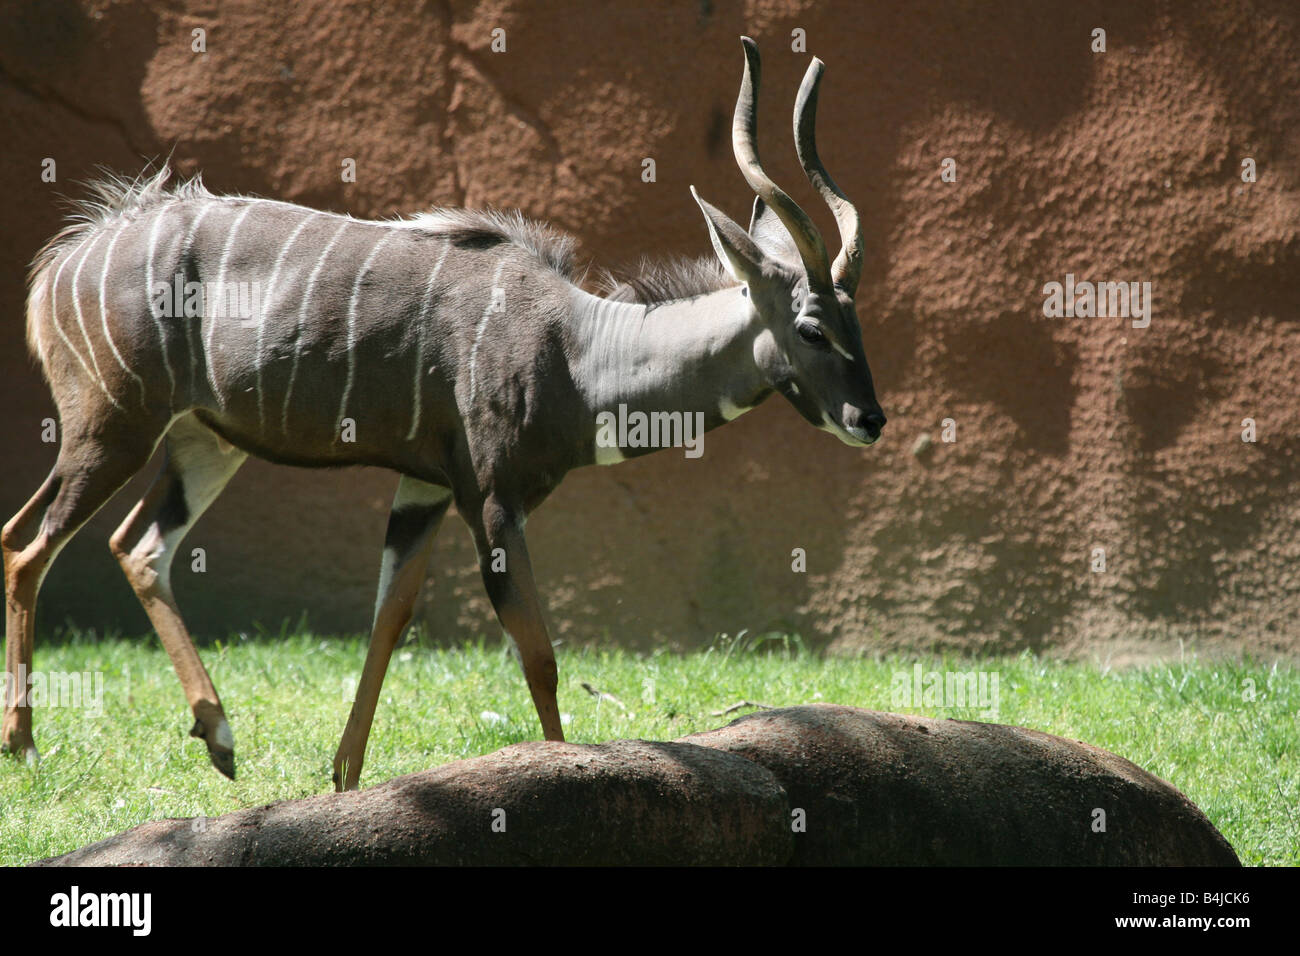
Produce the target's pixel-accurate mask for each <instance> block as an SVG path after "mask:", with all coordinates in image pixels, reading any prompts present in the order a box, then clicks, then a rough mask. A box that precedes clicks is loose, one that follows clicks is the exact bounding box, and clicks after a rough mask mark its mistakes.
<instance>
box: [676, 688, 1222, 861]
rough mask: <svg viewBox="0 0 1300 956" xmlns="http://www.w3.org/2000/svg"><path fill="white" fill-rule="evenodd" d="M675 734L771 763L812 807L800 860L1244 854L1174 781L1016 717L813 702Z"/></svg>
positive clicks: (1217, 857)
mask: <svg viewBox="0 0 1300 956" xmlns="http://www.w3.org/2000/svg"><path fill="white" fill-rule="evenodd" d="M682 742H683V743H693V744H698V745H700V746H705V747H717V748H718V749H720V750H725V751H727V752H728V753H733V754H739V755H740V756H742V757H747V758H748V759H750V760H752V761H754V762H755V763H757V764H760V765H761V766H763V767H766V768H767V769H768V770H770V771H772V773H773V774H775V775H776V778H777V779H778V780H780V781H781V784H782V786H784V787H785V790H786V793H787V795H788V798H789V800H790V805H791V807H792V808H802V809H803V810H804V811H805V813H806V832H804V833H802V834H799V835H797V836H796V839H795V853H794V858H793V860H792V862H794V863H796V864H803V865H835V864H852V865H905V866H919V865H942V866H964V865H972V866H974V865H988V864H995V865H1020V866H1056V865H1065V866H1095V865H1107V866H1237V865H1239V863H1238V860H1237V856H1236V854H1235V853H1234V852H1233V850H1232V847H1231V846H1230V845H1229V844H1228V841H1227V840H1225V839H1224V838H1223V837H1222V836H1221V835H1220V834H1219V831H1218V830H1216V829H1215V828H1214V826H1213V824H1211V823H1210V821H1209V820H1207V819H1206V817H1205V814H1203V813H1201V811H1200V810H1199V809H1197V808H1196V806H1194V805H1193V804H1192V802H1191V801H1190V800H1188V799H1187V798H1186V797H1185V796H1183V795H1182V794H1181V793H1180V792H1179V791H1178V790H1177V789H1175V788H1174V787H1173V786H1171V785H1170V784H1168V783H1166V782H1165V781H1163V780H1161V779H1160V778H1159V777H1154V776H1152V775H1151V774H1149V773H1147V772H1146V771H1145V770H1143V769H1142V768H1141V767H1138V766H1137V765H1135V764H1133V763H1130V762H1129V761H1127V760H1125V759H1124V758H1123V757H1117V756H1115V754H1113V753H1109V752H1108V751H1105V750H1101V749H1099V748H1097V747H1093V746H1090V745H1089V744H1085V743H1083V742H1081V741H1074V740H1066V739H1064V738H1062V737H1054V736H1052V735H1051V734H1044V733H1039V732H1038V731H1036V730H1026V729H1024V728H1023V727H1008V726H1005V725H1002V724H984V723H975V722H972V721H967V720H932V719H930V718H927V717H909V716H902V715H900V714H886V713H880V712H878V711H871V710H860V709H858V708H855V707H837V706H831V705H816V706H811V707H790V708H785V709H782V710H773V711H768V712H766V713H760V714H751V715H750V716H747V717H742V718H740V719H739V720H737V721H734V722H733V723H731V724H729V725H728V726H726V727H723V728H722V729H721V730H713V731H709V732H707V733H702V734H693V735H691V736H689V737H684V738H682ZM1103 823H1104V829H1101V827H1102V825H1103Z"/></svg>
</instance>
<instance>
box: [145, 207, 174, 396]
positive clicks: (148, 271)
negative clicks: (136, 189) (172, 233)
mask: <svg viewBox="0 0 1300 956" xmlns="http://www.w3.org/2000/svg"><path fill="white" fill-rule="evenodd" d="M168 208H169V207H168V206H163V207H162V209H160V210H158V213H157V215H155V216H154V217H153V228H151V229H150V230H149V252H148V254H147V255H146V257H145V262H144V302H145V308H147V309H148V310H149V317H150V318H151V319H153V324H154V325H155V326H157V328H158V351H159V353H160V354H161V355H162V360H163V368H165V369H167V381H168V382H170V383H171V397H170V398H169V399H168V407H169V408H175V406H176V373H175V372H173V371H172V363H171V361H170V360H169V359H168V358H167V333H166V331H165V330H164V329H163V324H162V316H160V315H158V314H157V313H156V312H154V310H153V256H154V251H155V250H156V249H157V247H158V226H159V224H160V223H161V222H162V220H163V216H164V215H166V213H167V210H168Z"/></svg>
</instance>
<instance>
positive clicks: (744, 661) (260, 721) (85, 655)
mask: <svg viewBox="0 0 1300 956" xmlns="http://www.w3.org/2000/svg"><path fill="white" fill-rule="evenodd" d="M364 653H365V644H364V642H363V641H362V640H359V639H352V640H337V639H324V638H319V637H315V636H312V635H310V634H299V635H296V636H293V637H286V638H283V639H280V638H274V637H259V638H236V639H234V640H233V642H230V643H220V644H217V645H215V646H213V647H209V648H206V649H204V650H203V656H204V660H205V661H206V663H207V665H208V667H209V669H210V671H211V673H212V676H213V680H214V681H215V682H216V684H217V687H218V689H219V690H220V692H221V695H222V699H223V701H224V703H225V707H226V712H227V714H228V715H229V716H230V719H231V724H232V726H233V728H234V732H235V740H236V753H237V759H238V780H237V781H234V782H231V781H228V780H226V779H225V778H224V777H221V776H219V775H218V774H217V772H216V771H215V770H213V769H212V768H211V766H210V765H209V763H208V759H207V752H206V750H205V748H204V746H203V744H202V743H201V742H200V741H197V740H194V739H192V738H190V737H189V736H188V735H187V732H188V730H189V727H190V723H191V717H190V715H189V712H188V709H187V708H186V706H185V701H184V697H183V695H182V694H181V690H180V685H179V683H178V682H177V680H176V678H175V676H174V674H173V672H172V669H171V666H170V664H169V662H168V660H167V657H166V655H164V654H163V652H162V650H161V649H160V648H159V647H158V644H157V641H156V640H152V639H141V640H124V639H118V638H106V639H95V638H93V637H92V636H87V635H80V636H76V637H73V638H71V639H66V638H65V639H63V640H61V641H59V642H45V643H41V642H39V641H38V643H37V660H36V667H37V668H38V670H40V671H44V672H91V673H99V674H102V675H103V694H102V713H101V714H98V715H95V714H94V713H93V711H94V710H95V708H94V707H91V708H89V709H88V708H87V707H86V706H85V701H83V706H82V707H81V708H80V709H77V708H73V707H53V708H44V709H40V710H38V711H37V713H36V740H37V746H38V747H40V749H41V753H42V756H43V760H42V762H41V763H40V765H39V768H36V769H29V768H27V767H25V766H23V765H21V764H20V763H18V762H16V761H13V760H11V759H5V760H3V761H0V863H5V864H15V863H24V862H27V861H30V860H33V859H36V858H39V857H43V856H49V855H52V854H57V853H63V852H66V851H68V850H71V849H74V848H75V847H78V846H81V845H82V844H85V843H90V842H93V841H95V840H99V839H102V838H104V837H106V836H109V835H111V834H113V833H116V832H118V831H120V830H125V829H127V828H129V827H131V826H134V825H136V824H138V823H142V822H144V821H146V820H150V819H154V818H158V817H189V816H195V815H198V814H203V815H206V816H216V815H218V814H222V813H226V812H228V811H230V810H235V809H238V808H240V807H248V806H253V805H257V804H261V803H266V802H269V801H272V800H281V799H285V798H290V797H301V796H305V795H309V794H316V793H322V792H326V791H328V790H329V789H330V788H331V783H330V774H331V770H332V761H333V756H334V749H335V747H336V746H337V744H338V736H339V734H340V733H341V732H342V729H343V725H344V722H345V721H346V719H347V714H348V708H349V705H350V703H351V697H352V682H353V681H354V680H355V679H356V677H357V675H358V674H359V673H360V668H361V661H362V658H363V656H364ZM558 655H559V664H560V706H561V710H562V711H563V712H564V713H565V714H566V715H569V716H568V717H567V724H566V734H567V736H568V738H569V739H570V740H572V741H575V742H579V743H595V742H599V741H604V740H610V739H616V738H621V737H642V738H648V739H671V738H674V737H679V736H682V735H683V734H688V733H692V732H694V731H698V730H706V729H709V728H713V727H718V726H721V725H723V724H725V723H727V721H728V720H730V719H732V717H735V716H739V714H740V713H744V712H746V711H738V712H736V713H734V714H732V715H730V716H728V717H720V716H714V714H713V712H715V711H721V710H723V709H724V708H727V707H730V706H731V705H733V704H735V703H738V702H740V701H746V700H748V701H760V702H763V703H766V704H772V705H776V706H783V705H793V704H803V703H811V702H814V701H825V702H829V703H840V704H851V705H855V706H860V707H869V708H874V709H879V710H897V711H900V712H911V713H923V714H927V715H930V716H936V717H948V716H951V717H963V718H968V719H983V718H982V717H981V715H980V714H979V713H978V712H977V711H976V710H975V709H972V708H965V709H957V708H944V707H907V706H899V704H898V703H897V702H892V701H891V682H892V681H893V680H894V677H895V675H896V674H898V673H900V672H901V673H904V674H906V675H908V676H907V678H906V680H907V681H908V682H909V683H910V681H911V674H912V669H913V666H914V665H915V664H916V663H918V661H919V662H920V663H921V664H922V666H923V667H924V668H925V669H926V670H927V671H936V670H945V669H947V670H953V671H970V670H979V671H982V672H984V673H985V674H988V675H993V674H996V675H997V679H998V690H999V694H998V704H999V707H998V712H997V715H996V721H997V722H999V723H1007V724H1018V725H1021V726H1025V727H1032V728H1035V729H1037V730H1043V731H1047V732H1049V733H1054V734H1059V735H1061V736H1063V737H1069V738H1074V739H1080V740H1085V741H1088V742H1089V743H1093V744H1096V745H1098V746H1100V747H1104V748H1106V749H1108V750H1112V751H1114V752H1115V753H1118V754H1120V755H1122V756H1124V757H1127V758H1128V759H1130V760H1132V761H1133V762H1135V763H1137V764H1138V765H1140V766H1142V767H1144V768H1146V769H1147V770H1149V771H1151V772H1152V773H1154V774H1156V775H1158V776H1160V777H1163V778H1164V779H1166V780H1168V781H1170V782H1171V783H1173V784H1174V785H1175V786H1177V787H1178V788H1179V789H1181V790H1182V791H1183V792H1184V793H1185V794H1187V796H1188V797H1190V798H1191V800H1192V801H1193V802H1194V803H1196V804H1197V805H1198V806H1200V807H1201V809H1202V810H1203V811H1205V813H1206V814H1207V815H1208V816H1209V818H1210V819H1211V820H1212V821H1213V822H1214V823H1215V825H1216V826H1218V828H1219V829H1220V830H1221V831H1222V832H1223V834H1224V836H1226V837H1227V838H1228V840H1229V841H1230V842H1231V843H1232V845H1233V846H1234V847H1235V848H1236V850H1237V852H1238V854H1239V855H1240V856H1241V859H1242V861H1243V862H1244V863H1247V864H1256V865H1258V864H1268V865H1280V864H1286V865H1296V864H1300V753H1298V749H1300V748H1298V747H1297V741H1298V740H1300V670H1298V669H1297V668H1296V667H1294V666H1290V665H1273V666H1266V665H1262V664H1256V663H1244V664H1237V663H1223V662H1214V663H1210V662H1201V661H1197V660H1195V659H1188V660H1187V661H1185V662H1182V663H1176V664H1172V665H1161V666H1157V667H1146V668H1138V669H1130V670H1124V671H1118V670H1107V669H1104V668H1099V667H1097V666H1095V665H1088V664H1064V663H1059V662H1053V661H1047V660H1043V659H1040V658H1037V657H1035V656H1033V655H1030V654H1023V655H1021V656H1019V657H1011V658H1001V659H987V660H979V661H972V660H966V659H962V658H948V659H938V658H883V659H875V660H870V659H861V660H859V659H846V658H826V657H823V656H821V655H818V654H814V653H811V652H808V651H806V650H804V649H803V647H802V644H801V643H800V642H799V640H798V639H797V638H786V637H768V638H766V639H753V638H748V637H747V638H742V639H741V640H738V641H737V640H730V639H727V638H725V637H723V638H720V639H719V640H718V641H716V642H715V644H714V646H713V647H712V648H710V649H709V650H708V651H704V652H700V653H693V654H688V655H679V654H671V653H667V652H663V653H654V654H651V655H648V656H636V655H633V654H630V653H625V652H622V651H618V650H584V649H575V648H570V647H561V648H560V649H559V652H558ZM584 682H585V683H588V684H590V685H592V686H593V687H595V688H598V689H599V690H601V691H604V692H606V693H608V694H612V695H614V697H616V698H617V700H618V701H619V703H613V702H611V701H609V700H606V699H599V698H597V697H595V696H592V695H591V694H590V693H588V692H587V691H585V690H584V689H583V687H582V684H583V683H584ZM91 686H92V687H93V684H92V685H91ZM620 704H621V705H622V706H620ZM624 708H626V709H624ZM989 719H992V718H989ZM539 736H540V729H539V727H538V724H537V719H536V716H535V715H534V713H533V708H532V703H531V701H530V699H529V697H528V692H527V689H526V688H525V686H524V682H523V678H522V676H521V675H520V673H519V670H518V667H517V666H516V665H515V663H514V661H513V659H512V658H510V657H509V656H508V655H507V654H506V653H505V652H504V651H503V650H501V649H500V648H499V647H498V646H497V645H496V644H495V642H493V643H492V644H491V645H486V644H484V643H482V642H480V643H479V644H476V645H475V644H469V645H464V646H461V647H458V648H452V649H442V648H431V647H427V646H421V644H420V643H419V642H418V641H416V640H415V639H413V638H408V639H407V641H406V643H405V644H404V645H403V646H402V647H400V648H399V649H398V652H397V654H396V655H395V656H394V660H393V666H392V668H391V669H390V670H389V673H388V680H387V682H386V683H385V686H384V693H383V696H382V699H381V702H380V707H379V713H378V715H377V717H376V720H375V726H374V730H373V732H372V734H371V737H370V747H369V750H368V752H367V756H366V766H365V771H364V773H363V776H362V785H363V786H366V785H370V784H374V783H378V782H381V781H383V780H387V779H389V778H390V777H394V776H396V775H398V774H404V773H410V772H412V771H416V770H424V769H427V768H429V767H434V766H437V765H438V764H442V763H445V762H447V761H450V760H459V759H462V758H466V757H473V756H477V755H479V754H485V753H489V752H491V751H493V750H496V749H498V748H500V747H503V746H505V745H507V744H511V743H516V742H519V741H522V740H534V739H537V738H538V737H539Z"/></svg>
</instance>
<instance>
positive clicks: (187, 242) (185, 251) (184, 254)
mask: <svg viewBox="0 0 1300 956" xmlns="http://www.w3.org/2000/svg"><path fill="white" fill-rule="evenodd" d="M219 202H220V200H214V201H212V202H209V203H208V204H207V205H206V206H204V207H203V211H202V212H200V213H199V214H198V215H197V216H195V217H194V222H193V223H191V224H190V231H189V232H187V233H186V234H185V239H184V240H183V241H182V242H181V256H180V259H178V260H177V265H178V266H179V265H180V264H182V263H184V262H185V260H186V259H188V258H189V256H190V248H191V247H192V246H193V245H194V237H195V235H197V234H198V231H199V223H201V222H202V221H203V217H204V216H206V215H207V214H208V213H209V212H211V211H212V209H213V208H214V207H215V206H217V205H218V204H219ZM172 318H173V319H180V323H181V331H182V332H183V333H184V335H185V349H186V351H188V352H189V353H190V404H193V403H194V379H195V378H196V375H195V372H196V371H197V365H196V363H195V355H194V340H193V336H191V335H190V326H189V322H188V318H189V317H188V316H186V315H185V314H184V313H183V312H182V314H181V315H174V316H172ZM201 321H202V320H201V319H200V322H201ZM201 331H202V325H200V332H201ZM163 345H164V348H163V357H164V358H166V355H167V352H166V343H165V342H164V343H163ZM173 384H174V383H173ZM175 405H176V402H175V401H174V400H173V401H172V411H173V412H174V411H175V410H176V409H175Z"/></svg>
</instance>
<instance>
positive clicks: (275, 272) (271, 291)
mask: <svg viewBox="0 0 1300 956" xmlns="http://www.w3.org/2000/svg"><path fill="white" fill-rule="evenodd" d="M315 218H316V213H314V212H310V211H309V212H308V213H307V218H306V219H304V220H303V221H302V222H300V223H298V228H297V229H295V230H294V231H293V232H292V233H291V234H290V236H289V240H288V241H287V242H286V243H285V244H284V245H283V246H282V247H281V248H280V254H279V255H278V256H277V257H276V259H275V268H274V269H272V270H271V281H270V282H268V283H267V284H266V295H264V296H262V301H261V309H260V310H259V314H258V317H257V356H256V358H255V359H254V364H255V365H256V366H257V431H258V434H261V432H262V431H263V430H265V428H266V415H265V412H264V411H263V402H262V333H263V331H264V330H265V328H266V313H267V312H268V311H270V308H271V296H273V295H275V283H276V280H278V279H279V278H280V267H281V266H283V265H284V258H285V256H286V255H287V254H288V252H289V247H290V246H292V245H293V241H294V240H295V239H297V238H298V234H299V233H300V232H302V230H303V229H304V227H306V225H307V223H309V222H311V221H312V220H313V219H315Z"/></svg>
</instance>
